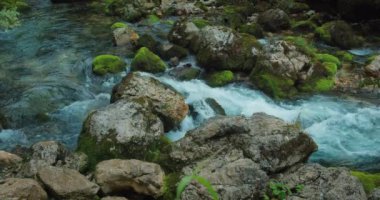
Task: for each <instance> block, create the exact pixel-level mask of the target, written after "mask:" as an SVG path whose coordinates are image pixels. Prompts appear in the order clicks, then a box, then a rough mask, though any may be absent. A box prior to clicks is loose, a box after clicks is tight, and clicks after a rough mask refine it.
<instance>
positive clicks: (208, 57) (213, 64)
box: [197, 26, 261, 72]
mask: <svg viewBox="0 0 380 200" xmlns="http://www.w3.org/2000/svg"><path fill="white" fill-rule="evenodd" d="M199 42H200V47H201V48H200V49H199V51H198V52H197V61H198V63H199V65H200V66H202V67H203V68H206V69H213V70H232V71H245V72H249V71H251V70H252V68H253V67H254V65H255V63H256V59H257V56H258V54H259V51H260V48H261V45H260V44H259V43H258V42H257V40H256V38H255V37H254V36H252V35H249V34H239V33H237V32H235V31H233V30H232V29H229V28H227V27H223V26H207V27H205V28H203V29H202V30H201V32H200V35H199Z"/></svg>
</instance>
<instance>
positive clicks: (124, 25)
mask: <svg viewBox="0 0 380 200" xmlns="http://www.w3.org/2000/svg"><path fill="white" fill-rule="evenodd" d="M125 27H128V25H127V24H124V23H123V22H115V23H114V24H112V26H111V29H112V30H115V29H117V28H125Z"/></svg>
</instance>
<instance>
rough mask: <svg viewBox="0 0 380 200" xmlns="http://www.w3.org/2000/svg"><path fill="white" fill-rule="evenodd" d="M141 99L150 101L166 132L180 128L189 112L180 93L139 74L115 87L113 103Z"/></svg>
mask: <svg viewBox="0 0 380 200" xmlns="http://www.w3.org/2000/svg"><path fill="white" fill-rule="evenodd" d="M140 98H144V99H146V100H148V101H149V104H151V106H150V108H152V112H153V113H155V114H156V115H157V116H159V117H160V119H161V120H162V122H163V123H164V127H165V130H166V131H168V130H171V129H172V128H174V127H176V126H178V125H179V124H180V123H181V121H182V120H183V119H184V118H185V117H186V115H187V113H188V111H189V107H188V106H187V104H186V103H185V100H184V98H183V96H182V95H181V94H180V93H178V92H177V91H175V90H174V89H173V88H171V87H170V86H168V85H165V84H163V83H161V82H159V81H158V80H156V79H154V78H152V77H148V76H143V75H140V74H138V73H130V74H128V75H127V76H126V77H124V78H123V80H122V81H121V82H120V83H119V84H118V85H116V86H115V87H114V89H113V91H112V97H111V102H116V101H118V100H121V99H124V100H132V99H140Z"/></svg>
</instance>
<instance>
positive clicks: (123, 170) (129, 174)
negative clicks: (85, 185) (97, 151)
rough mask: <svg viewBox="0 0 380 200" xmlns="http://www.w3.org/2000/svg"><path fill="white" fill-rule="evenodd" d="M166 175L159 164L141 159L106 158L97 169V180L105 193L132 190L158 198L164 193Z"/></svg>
mask: <svg viewBox="0 0 380 200" xmlns="http://www.w3.org/2000/svg"><path fill="white" fill-rule="evenodd" d="M164 176H165V173H164V171H163V170H162V169H161V167H160V166H159V165H157V164H154V163H148V162H143V161H139V160H119V159H113V160H106V161H103V162H100V163H98V164H97V165H96V170H95V179H96V182H97V183H98V184H99V185H100V187H101V190H102V192H103V193H104V194H115V193H116V194H117V193H121V192H126V191H127V190H131V191H133V192H135V193H137V194H142V195H147V196H151V197H154V198H157V197H160V196H161V195H162V194H163V187H164Z"/></svg>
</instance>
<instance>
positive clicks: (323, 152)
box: [0, 0, 380, 171]
mask: <svg viewBox="0 0 380 200" xmlns="http://www.w3.org/2000/svg"><path fill="white" fill-rule="evenodd" d="M32 7H33V9H32V10H31V11H30V12H28V13H27V14H25V15H24V16H23V18H22V25H21V26H19V27H17V28H15V29H13V30H8V31H5V32H0V112H2V113H3V114H4V115H6V116H7V118H8V119H9V121H10V123H9V124H10V127H11V128H10V129H5V130H3V131H1V132H0V149H5V150H9V149H11V148H14V147H15V146H16V145H21V146H29V145H30V144H33V143H34V142H37V141H41V140H58V141H61V142H62V143H64V144H65V145H67V146H68V147H70V148H71V149H74V148H75V146H76V141H77V138H78V135H79V133H80V130H81V126H82V123H83V121H84V119H85V118H86V116H87V114H88V113H89V112H91V111H92V110H94V109H96V108H99V107H103V106H106V105H107V104H108V103H109V98H110V95H109V94H110V92H111V89H112V87H113V86H114V85H115V84H116V83H117V82H118V81H119V80H120V79H121V78H122V77H123V76H125V75H126V73H127V72H123V73H120V74H116V75H107V76H105V77H97V76H95V75H93V74H92V72H91V61H92V58H93V57H95V56H96V55H99V54H104V53H107V54H115V55H119V56H123V57H125V60H126V62H127V63H130V58H127V57H126V52H125V51H126V50H125V49H123V48H116V47H114V46H113V45H112V42H111V38H112V37H111V30H110V25H111V24H112V23H113V22H115V19H113V18H109V17H104V16H100V15H96V14H89V13H90V12H87V11H88V10H87V9H86V8H85V7H84V6H83V5H80V4H79V5H76V6H74V5H67V4H60V5H52V4H50V3H49V2H48V1H39V0H35V1H33V2H32ZM136 28H137V30H138V32H139V33H142V32H144V31H148V30H150V29H151V28H155V29H154V31H151V32H154V33H158V34H162V31H164V32H165V31H167V30H169V29H168V24H167V23H165V24H161V25H157V26H156V27H144V26H138V27H137V26H136ZM160 31H161V32H160ZM183 62H184V63H192V65H193V66H196V63H195V62H194V59H193V58H192V57H189V58H187V59H186V60H184V61H183ZM156 78H157V79H159V80H160V81H162V82H164V83H167V84H169V85H171V86H173V87H174V88H176V89H177V90H178V91H179V92H181V93H182V94H183V95H184V96H185V97H186V102H187V103H188V104H191V105H193V107H194V110H195V112H196V113H197V114H196V115H191V116H190V115H189V116H188V117H187V118H186V119H185V120H184V121H183V122H182V124H181V127H180V128H179V129H178V130H175V131H171V132H169V133H168V136H169V137H170V138H172V139H173V140H178V139H180V138H181V137H183V135H184V134H185V133H186V131H188V130H190V129H192V128H195V127H197V126H199V125H200V124H201V123H203V122H204V121H205V120H206V119H208V118H210V117H212V116H214V115H215V113H214V112H213V110H212V109H211V108H210V107H209V106H208V105H207V104H206V103H205V99H206V98H214V99H215V100H216V101H218V102H219V103H220V105H221V106H222V107H223V108H224V109H225V111H226V113H227V115H245V116H250V115H252V114H253V113H256V112H265V113H268V114H271V115H274V116H277V117H279V118H281V119H284V120H285V121H287V122H290V123H291V122H295V121H296V120H299V121H300V123H301V125H302V127H303V128H304V129H305V131H306V132H307V133H308V134H310V136H311V137H312V138H313V139H314V140H315V141H316V143H317V144H318V146H319V150H318V151H317V152H316V153H314V154H313V155H312V157H311V159H310V162H319V163H322V164H324V165H329V166H330V165H332V166H349V167H355V168H359V169H363V170H374V171H379V170H380V108H379V105H375V104H373V103H369V102H366V101H363V100H357V99H354V98H349V97H342V96H327V95H314V96H311V97H308V98H303V99H299V100H294V101H274V100H272V99H271V98H269V97H267V96H266V95H265V94H263V93H262V92H260V91H255V90H252V89H249V88H248V87H247V86H245V85H239V84H232V85H229V86H226V87H222V88H210V87H209V86H207V85H206V84H205V83H204V82H202V81H200V80H192V81H186V82H180V81H177V80H175V79H173V78H171V77H170V76H168V75H167V73H166V74H163V75H160V76H156Z"/></svg>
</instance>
